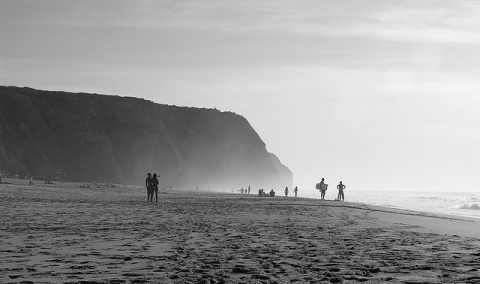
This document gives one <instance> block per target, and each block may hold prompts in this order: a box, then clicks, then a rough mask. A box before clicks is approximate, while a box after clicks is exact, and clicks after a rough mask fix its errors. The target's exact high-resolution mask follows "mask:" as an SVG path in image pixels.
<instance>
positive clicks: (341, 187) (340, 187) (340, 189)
mask: <svg viewBox="0 0 480 284" xmlns="http://www.w3.org/2000/svg"><path fill="white" fill-rule="evenodd" d="M345 187H346V186H345V185H344V184H343V183H342V181H340V183H339V184H338V185H337V188H338V196H337V199H338V200H342V201H344V200H345V195H344V194H343V190H344V189H345Z"/></svg>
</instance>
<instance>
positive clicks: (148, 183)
mask: <svg viewBox="0 0 480 284" xmlns="http://www.w3.org/2000/svg"><path fill="white" fill-rule="evenodd" d="M145 187H146V188H147V200H148V201H150V195H153V192H152V191H153V179H152V174H151V173H148V174H147V178H146V179H145Z"/></svg>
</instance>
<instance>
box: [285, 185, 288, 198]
mask: <svg viewBox="0 0 480 284" xmlns="http://www.w3.org/2000/svg"><path fill="white" fill-rule="evenodd" d="M287 196H288V186H287V187H285V197H287Z"/></svg>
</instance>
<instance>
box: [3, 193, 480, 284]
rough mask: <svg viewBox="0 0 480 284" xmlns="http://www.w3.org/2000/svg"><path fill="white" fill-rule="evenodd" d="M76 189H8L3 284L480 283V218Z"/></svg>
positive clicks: (5, 195) (355, 206)
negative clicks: (151, 198)
mask: <svg viewBox="0 0 480 284" xmlns="http://www.w3.org/2000/svg"><path fill="white" fill-rule="evenodd" d="M78 186H79V185H78V184H77V185H75V184H54V185H42V184H39V185H34V186H28V185H26V184H25V185H23V184H22V185H18V184H7V185H0V221H1V222H0V256H1V257H0V282H1V283H359V282H363V283H480V220H468V219H460V218H455V217H449V216H438V215H430V214H424V213H418V212H411V211H401V210H393V209H388V208H380V207H373V206H366V205H361V204H354V203H349V202H338V201H320V200H314V199H303V198H298V199H295V198H293V197H291V198H284V197H275V198H270V197H262V198H260V197H257V196H255V195H253V194H252V195H248V196H247V195H239V194H221V193H216V194H214V193H200V192H185V191H175V190H174V191H163V192H161V194H160V195H159V199H160V202H159V203H148V202H147V201H146V199H147V198H146V192H145V190H144V189H140V188H123V187H121V188H110V187H98V188H79V187H78Z"/></svg>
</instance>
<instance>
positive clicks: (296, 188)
mask: <svg viewBox="0 0 480 284" xmlns="http://www.w3.org/2000/svg"><path fill="white" fill-rule="evenodd" d="M293 192H294V193H295V197H297V192H298V187H297V186H295V188H294V189H293Z"/></svg>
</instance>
